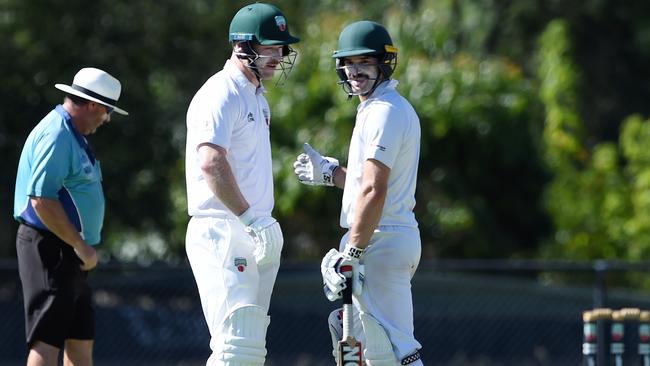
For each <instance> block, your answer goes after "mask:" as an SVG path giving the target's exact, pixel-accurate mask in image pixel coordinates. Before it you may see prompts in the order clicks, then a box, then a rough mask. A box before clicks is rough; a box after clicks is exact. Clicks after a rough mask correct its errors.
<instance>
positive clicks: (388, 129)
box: [363, 104, 406, 169]
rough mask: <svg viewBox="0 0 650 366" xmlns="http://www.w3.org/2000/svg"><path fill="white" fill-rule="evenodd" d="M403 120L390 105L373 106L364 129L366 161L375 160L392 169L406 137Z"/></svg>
mask: <svg viewBox="0 0 650 366" xmlns="http://www.w3.org/2000/svg"><path fill="white" fill-rule="evenodd" d="M403 121H404V119H403V118H400V116H399V113H398V111H397V110H396V108H394V107H392V106H390V105H388V104H377V105H376V106H372V108H371V109H370V110H369V112H368V115H367V116H366V121H365V123H364V128H363V141H364V143H365V146H364V147H363V149H364V156H365V159H375V160H377V161H380V162H381V163H383V164H384V165H386V166H387V167H388V168H390V169H392V168H393V166H394V165H395V161H396V160H397V155H398V153H399V150H400V147H401V142H402V139H403V135H404V128H406V126H403Z"/></svg>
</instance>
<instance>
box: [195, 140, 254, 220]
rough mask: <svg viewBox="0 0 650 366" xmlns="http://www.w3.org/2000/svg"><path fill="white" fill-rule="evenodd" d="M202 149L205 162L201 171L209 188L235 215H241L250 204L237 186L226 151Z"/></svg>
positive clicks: (217, 148) (218, 148) (221, 149)
mask: <svg viewBox="0 0 650 366" xmlns="http://www.w3.org/2000/svg"><path fill="white" fill-rule="evenodd" d="M201 149H202V150H203V151H201V152H202V154H200V156H201V158H202V161H203V162H202V164H201V170H202V171H203V177H204V178H205V181H206V183H207V184H208V187H209V188H210V190H211V191H212V192H213V193H214V195H215V196H216V197H217V198H218V199H219V201H221V202H222V203H223V204H224V205H225V206H226V207H227V208H228V209H229V210H230V211H231V212H232V213H233V214H235V215H237V216H239V215H241V214H242V213H244V211H246V210H247V209H248V208H249V204H248V202H247V201H246V198H244V195H243V194H242V193H241V190H240V189H239V186H238V185H237V181H236V179H235V175H234V174H233V172H232V168H231V167H230V164H229V163H228V159H227V158H226V152H225V150H224V149H223V148H221V147H218V146H217V147H216V149H215V148H213V147H201ZM208 149H211V150H208ZM212 150H214V151H212Z"/></svg>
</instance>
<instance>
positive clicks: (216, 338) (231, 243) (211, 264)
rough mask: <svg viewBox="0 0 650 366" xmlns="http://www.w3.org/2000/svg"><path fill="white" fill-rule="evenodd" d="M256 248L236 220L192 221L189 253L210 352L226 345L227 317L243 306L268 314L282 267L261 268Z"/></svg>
mask: <svg viewBox="0 0 650 366" xmlns="http://www.w3.org/2000/svg"><path fill="white" fill-rule="evenodd" d="M254 248H255V246H254V243H253V240H252V239H251V237H250V235H248V234H247V233H246V232H245V231H244V225H243V224H242V223H241V222H239V220H237V219H236V218H232V219H231V218H216V217H192V219H191V220H190V222H189V224H188V225H187V235H186V237H185V250H186V251H187V258H188V259H189V261H190V266H191V267H192V272H193V273H194V278H195V280H196V285H197V287H198V289H199V297H200V298H201V306H202V308H203V315H204V316H205V320H206V322H207V323H208V329H209V330H210V336H211V340H210V349H212V351H213V352H216V351H217V350H218V348H219V347H218V345H220V344H222V343H223V341H222V340H221V336H222V334H221V329H222V324H223V322H224V320H225V318H226V316H227V315H229V314H230V313H231V312H232V311H233V310H234V309H235V308H236V307H238V306H240V305H247V304H253V305H259V306H261V307H263V308H264V309H266V310H267V312H268V309H269V304H270V301H271V293H272V292H273V285H274V284H275V279H276V277H277V274H278V268H279V267H280V263H276V264H268V265H264V266H262V267H258V266H257V263H255V257H254V256H253V250H254Z"/></svg>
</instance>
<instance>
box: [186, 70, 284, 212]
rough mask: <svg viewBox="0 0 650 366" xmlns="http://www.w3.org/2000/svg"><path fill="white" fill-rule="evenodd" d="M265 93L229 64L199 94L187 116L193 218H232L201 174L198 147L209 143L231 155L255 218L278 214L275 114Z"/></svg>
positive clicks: (190, 196) (188, 172)
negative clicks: (275, 201)
mask: <svg viewBox="0 0 650 366" xmlns="http://www.w3.org/2000/svg"><path fill="white" fill-rule="evenodd" d="M263 93H264V88H263V87H262V86H260V87H259V88H257V87H255V85H254V84H253V83H251V82H250V81H249V80H248V79H247V78H246V76H245V75H244V74H243V73H242V72H241V71H240V70H239V69H238V68H237V66H236V65H234V64H233V63H232V62H231V61H230V60H228V61H227V62H226V64H225V66H224V68H223V70H221V71H219V72H218V73H216V74H215V75H213V76H212V77H211V78H210V79H208V80H207V81H206V82H205V84H203V86H202V87H201V88H200V89H199V91H198V92H197V93H196V95H195V96H194V98H193V99H192V102H191V103H190V106H189V108H188V111H187V144H186V154H185V177H186V183H187V205H188V213H189V214H190V215H191V216H228V217H232V216H233V214H232V213H231V212H230V210H229V209H228V208H227V207H226V206H225V205H224V204H223V203H222V202H221V201H220V200H219V199H218V198H217V197H216V196H215V195H214V193H213V192H212V191H211V190H210V188H209V187H208V185H207V184H206V182H205V178H204V177H203V173H202V171H201V162H200V160H199V155H198V147H199V145H200V144H203V143H210V144H214V145H217V146H220V147H222V148H224V149H225V150H226V151H227V158H228V163H229V164H230V167H231V169H232V172H233V174H234V177H235V181H236V182H237V185H238V186H239V189H240V191H241V193H242V194H243V196H244V198H245V199H246V200H247V201H248V203H249V205H250V206H251V209H252V210H253V213H254V214H255V215H270V214H271V211H272V210H273V169H272V164H271V163H272V162H271V142H270V133H269V126H270V123H271V112H270V109H269V105H268V102H267V101H266V98H264V95H263Z"/></svg>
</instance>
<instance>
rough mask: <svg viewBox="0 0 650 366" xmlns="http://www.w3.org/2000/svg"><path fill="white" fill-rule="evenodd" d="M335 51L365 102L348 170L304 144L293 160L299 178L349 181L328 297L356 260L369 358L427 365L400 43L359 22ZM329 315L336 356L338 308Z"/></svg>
mask: <svg viewBox="0 0 650 366" xmlns="http://www.w3.org/2000/svg"><path fill="white" fill-rule="evenodd" d="M333 58H334V59H335V61H336V73H337V75H338V77H339V79H340V81H339V84H340V85H341V86H342V87H343V90H344V91H345V92H346V93H347V95H348V97H349V98H351V97H352V96H357V97H358V98H359V101H360V104H359V106H358V107H357V115H356V121H355V126H354V130H353V132H352V138H351V141H350V148H349V153H348V163H347V168H345V167H342V166H340V165H339V162H338V160H336V159H334V158H331V157H326V156H322V155H321V154H320V153H319V152H318V151H316V150H315V149H314V148H312V147H311V146H310V145H309V144H307V143H306V144H305V145H304V151H305V152H304V153H303V154H300V155H299V156H298V158H297V159H296V162H295V163H294V171H295V173H296V175H297V177H298V179H299V180H300V182H301V183H304V184H308V185H322V186H336V187H339V188H342V189H343V202H342V207H341V219H340V224H341V226H342V227H343V228H345V229H347V232H346V234H345V235H344V236H343V238H342V239H341V241H340V243H339V250H336V249H332V250H330V251H329V252H328V253H327V254H326V255H325V257H324V258H323V261H322V264H321V272H322V275H323V281H324V283H325V286H324V290H325V295H326V296H327V298H328V299H329V300H330V301H335V300H338V299H339V298H341V296H342V292H343V289H344V288H345V287H346V286H347V285H346V279H345V275H344V274H343V273H342V272H344V271H342V268H345V269H346V272H347V269H349V268H350V267H352V268H353V275H352V278H353V280H352V290H353V293H354V296H353V297H354V301H353V302H354V314H353V319H354V325H353V330H352V333H353V336H354V338H356V339H357V340H359V341H360V342H361V344H362V345H363V347H364V350H363V354H364V359H365V363H366V365H369V366H394V365H423V363H422V360H421V357H420V349H421V345H420V343H419V342H418V341H417V340H416V339H415V338H414V336H413V302H412V297H411V278H412V277H413V275H414V273H415V270H416V269H417V266H418V264H419V261H420V254H421V243H420V232H419V230H418V223H417V221H416V219H415V215H414V213H413V208H414V206H415V186H416V180H417V169H418V161H419V155H420V121H419V118H418V116H417V114H416V112H415V110H414V109H413V107H412V106H411V104H410V103H409V102H408V101H407V100H406V99H405V98H403V97H402V96H401V95H400V94H399V92H398V91H397V90H396V87H397V84H398V82H397V81H396V80H393V79H391V76H392V74H393V72H394V71H395V67H396V66H397V48H396V47H395V46H394V45H393V41H392V39H391V37H390V35H389V34H388V31H387V30H386V29H385V28H384V27H383V26H382V25H380V24H378V23H375V22H371V21H359V22H355V23H352V24H350V25H348V26H347V27H345V28H344V29H343V31H342V32H341V34H340V36H339V41H338V48H337V50H336V51H334V55H333ZM328 321H329V329H330V333H331V335H332V342H333V347H334V352H333V355H334V357H335V358H337V357H338V352H336V350H337V344H338V341H339V340H341V336H342V323H341V311H340V309H337V310H335V311H333V312H332V313H331V314H330V316H329V319H328ZM336 361H337V363H339V360H338V359H337V360H336Z"/></svg>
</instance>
